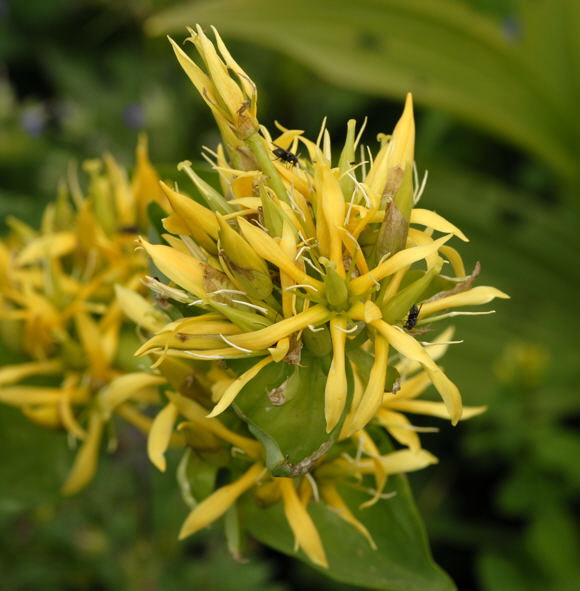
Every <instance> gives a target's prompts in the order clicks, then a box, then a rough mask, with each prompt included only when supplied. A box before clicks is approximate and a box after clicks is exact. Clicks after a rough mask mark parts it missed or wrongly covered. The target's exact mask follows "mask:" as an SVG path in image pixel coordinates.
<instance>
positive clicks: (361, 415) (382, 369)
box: [350, 335, 389, 434]
mask: <svg viewBox="0 0 580 591" xmlns="http://www.w3.org/2000/svg"><path fill="white" fill-rule="evenodd" d="M388 353H389V346H388V344H387V342H386V341H385V339H384V338H382V337H381V336H379V335H377V336H376V337H375V350H374V356H375V359H374V361H373V366H372V368H371V373H370V376H369V381H368V384H367V386H366V388H365V391H364V394H363V396H362V398H361V401H360V404H359V406H358V408H357V409H356V412H355V415H354V418H353V421H352V426H351V431H350V433H351V434H352V433H355V432H356V431H360V430H361V429H363V428H364V427H365V425H366V424H367V423H368V422H369V421H370V420H371V419H372V418H373V417H374V416H375V414H376V412H377V410H378V409H379V407H380V406H381V403H382V401H383V394H384V392H385V382H386V376H387V360H388Z"/></svg>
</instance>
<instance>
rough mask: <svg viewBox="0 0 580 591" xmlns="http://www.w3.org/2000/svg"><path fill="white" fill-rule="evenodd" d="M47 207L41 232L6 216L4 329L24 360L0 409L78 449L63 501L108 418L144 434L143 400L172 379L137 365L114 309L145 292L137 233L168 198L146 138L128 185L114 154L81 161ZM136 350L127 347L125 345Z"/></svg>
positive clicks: (2, 378) (0, 321)
mask: <svg viewBox="0 0 580 591" xmlns="http://www.w3.org/2000/svg"><path fill="white" fill-rule="evenodd" d="M85 171H86V172H87V174H88V177H89V182H88V189H87V190H86V192H83V190H82V189H81V188H80V186H79V183H78V181H77V179H76V177H75V176H72V177H71V179H70V180H69V183H68V186H66V185H64V186H63V187H62V189H61V191H60V194H59V196H58V199H57V200H56V202H55V203H51V204H49V205H48V206H47V207H46V209H45V211H44V213H43V217H42V222H41V227H40V230H38V231H37V230H35V229H33V228H31V227H29V226H27V225H25V224H23V223H22V222H20V221H19V220H17V219H8V224H9V227H10V230H11V231H10V233H9V235H8V236H7V237H6V239H5V240H4V241H3V242H0V325H1V327H2V333H3V335H2V336H3V337H4V340H5V341H7V343H8V345H9V346H11V347H12V348H13V349H15V350H16V351H19V352H20V355H21V357H23V362H21V363H18V364H12V365H4V366H2V367H0V402H3V403H6V404H9V405H12V406H15V407H18V408H20V409H21V410H22V412H23V413H24V414H25V415H26V416H27V417H28V418H29V419H31V420H32V421H34V422H35V423H38V424H40V425H42V426H45V427H50V428H61V429H65V430H66V431H67V432H68V433H69V435H70V436H71V438H72V440H74V441H78V442H80V447H79V450H78V453H77V456H76V460H75V463H74V465H73V467H72V470H71V472H70V474H69V476H68V479H67V481H66V482H65V484H64V486H63V492H64V493H65V494H72V493H74V492H77V491H78V490H80V489H81V488H82V487H84V486H85V485H86V484H87V483H88V482H89V481H90V480H91V479H92V477H93V475H94V473H95V471H96V467H97V461H98V454H99V448H100V443H101V439H102V435H103V429H104V426H105V424H106V423H107V422H108V421H109V420H110V419H111V417H112V415H113V414H114V415H117V416H120V417H123V418H124V419H125V420H127V421H129V422H131V423H133V424H137V425H138V426H141V427H143V426H144V425H143V423H144V422H145V423H146V424H148V423H150V419H147V417H146V416H145V415H144V414H143V413H142V412H141V411H140V410H139V409H138V408H137V405H144V404H152V403H155V402H156V401H157V400H158V398H159V394H158V392H157V389H158V386H159V385H160V384H162V383H164V381H165V380H164V379H163V378H162V377H160V376H159V375H153V374H151V372H149V371H148V368H147V367H144V368H143V370H138V368H137V364H135V363H134V361H133V360H132V358H131V353H132V348H133V347H134V344H133V343H134V342H135V339H134V337H133V335H132V332H133V331H129V332H128V330H127V324H128V323H127V321H126V320H125V318H124V316H123V314H122V312H121V309H120V307H119V305H118V304H117V303H115V296H114V286H115V285H116V284H119V285H124V286H126V287H127V288H131V289H138V288H139V286H140V283H141V278H142V277H143V275H144V273H145V272H146V269H147V260H146V258H145V257H144V256H143V254H142V253H137V254H136V253H135V252H134V251H135V238H136V236H137V234H138V233H139V232H141V231H143V230H145V229H146V226H145V225H144V224H145V219H146V218H145V209H146V206H147V203H148V202H149V201H158V202H161V200H162V199H164V198H163V196H162V193H161V192H160V190H159V187H158V183H159V180H158V178H157V174H156V173H155V171H154V169H153V167H152V166H151V164H150V162H149V159H148V156H147V146H146V140H145V138H141V140H140V142H139V145H138V148H137V166H136V169H135V174H134V176H133V179H132V181H131V182H130V181H129V179H128V178H127V175H126V173H125V171H124V170H123V169H122V168H121V167H120V165H119V164H118V163H117V162H116V161H115V159H114V158H112V157H111V156H105V157H104V158H103V159H99V160H92V161H89V162H87V163H85ZM127 347H129V350H126V349H127Z"/></svg>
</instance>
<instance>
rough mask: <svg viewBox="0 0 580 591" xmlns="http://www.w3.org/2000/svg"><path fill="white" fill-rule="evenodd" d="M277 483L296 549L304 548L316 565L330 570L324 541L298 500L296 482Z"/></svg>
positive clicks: (282, 481) (287, 480)
mask: <svg viewBox="0 0 580 591" xmlns="http://www.w3.org/2000/svg"><path fill="white" fill-rule="evenodd" d="M276 482H278V483H279V485H280V490H281V492H282V500H283V502H284V514H285V515H286V519H287V521H288V524H289V525H290V529H291V530H292V532H293V533H294V539H295V549H296V547H298V548H302V550H304V553H305V554H306V556H308V558H310V560H312V562H313V563H314V564H317V565H318V566H322V567H323V568H328V561H327V560H326V554H325V552H324V547H323V546H322V540H321V539H320V535H319V534H318V531H317V529H316V526H315V525H314V522H313V521H312V518H311V517H310V515H309V514H308V511H307V510H306V507H304V506H303V505H302V503H301V502H300V499H299V498H298V494H297V493H296V489H295V488H294V482H293V481H292V479H291V478H277V479H276Z"/></svg>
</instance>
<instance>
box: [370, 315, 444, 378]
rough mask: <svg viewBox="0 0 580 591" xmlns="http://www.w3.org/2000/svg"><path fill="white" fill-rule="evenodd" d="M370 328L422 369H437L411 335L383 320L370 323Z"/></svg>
mask: <svg viewBox="0 0 580 591" xmlns="http://www.w3.org/2000/svg"><path fill="white" fill-rule="evenodd" d="M371 326H373V327H374V328H376V330H377V331H378V332H379V333H380V334H381V335H382V336H383V337H384V338H385V339H386V340H387V342H388V343H389V344H390V345H391V346H392V347H393V348H394V349H396V350H397V351H399V353H401V355H404V356H405V357H407V358H409V359H412V360H414V361H418V362H419V363H420V364H421V365H423V366H424V367H428V368H431V369H433V370H436V369H437V366H436V365H435V362H434V361H433V359H431V357H429V355H428V354H427V352H426V351H425V349H424V348H423V347H422V346H421V345H420V344H419V343H418V342H417V341H416V340H415V339H414V338H413V337H412V336H411V335H408V334H407V333H406V332H403V331H402V330H401V329H399V328H395V327H394V326H391V325H390V324H388V323H386V322H385V321H384V320H375V321H374V322H372V324H371Z"/></svg>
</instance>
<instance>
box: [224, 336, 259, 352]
mask: <svg viewBox="0 0 580 591" xmlns="http://www.w3.org/2000/svg"><path fill="white" fill-rule="evenodd" d="M220 339H221V340H222V341H223V342H224V343H226V345H229V346H230V347H233V348H234V349H237V350H238V351H241V352H242V353H254V351H252V349H245V348H244V347H240V346H239V345H236V344H235V343H232V342H231V341H230V340H229V339H227V338H226V337H225V336H224V335H223V334H221V333H220Z"/></svg>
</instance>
